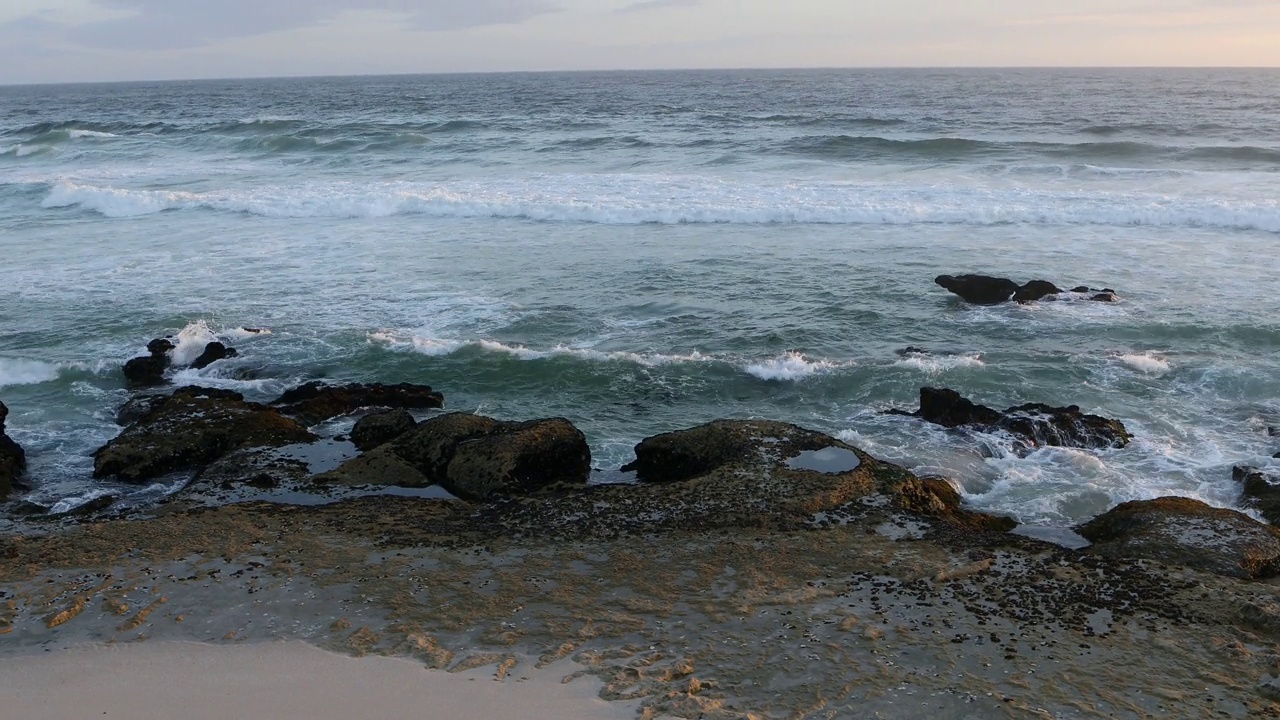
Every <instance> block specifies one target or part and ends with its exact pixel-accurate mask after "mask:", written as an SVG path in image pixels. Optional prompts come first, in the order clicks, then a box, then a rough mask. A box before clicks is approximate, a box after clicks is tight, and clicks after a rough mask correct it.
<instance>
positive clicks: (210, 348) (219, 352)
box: [191, 340, 240, 370]
mask: <svg viewBox="0 0 1280 720" xmlns="http://www.w3.org/2000/svg"><path fill="white" fill-rule="evenodd" d="M239 354H240V353H238V352H236V349H235V348H229V347H227V346H226V345H223V344H222V343H220V342H218V341H216V340H215V341H213V342H211V343H209V344H208V345H205V346H204V352H202V353H200V357H198V358H196V359H195V360H193V361H192V362H191V367H193V368H195V369H196V370H203V369H204V368H207V367H209V366H210V365H212V364H213V363H215V362H217V361H219V360H225V359H226V358H233V357H236V356H237V355H239Z"/></svg>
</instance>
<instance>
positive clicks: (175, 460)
mask: <svg viewBox="0 0 1280 720" xmlns="http://www.w3.org/2000/svg"><path fill="white" fill-rule="evenodd" d="M315 439H316V438H315V436H314V435H312V434H311V433H310V432H308V431H307V429H306V428H304V427H302V426H301V425H299V424H298V423H297V422H295V421H294V420H292V419H290V418H287V417H285V416H284V415H282V414H280V413H279V412H278V411H276V410H275V409H273V408H270V407H267V406H265V405H259V404H257V403H250V402H245V401H244V400H243V399H242V398H241V397H240V396H239V395H238V394H237V393H230V392H227V391H217V390H206V389H204V388H183V389H181V390H178V391H176V392H174V393H173V394H172V395H170V396H168V397H167V398H165V399H164V400H163V401H160V402H157V403H156V404H155V405H154V406H152V407H150V408H149V410H148V411H147V412H145V413H144V414H143V415H142V416H141V417H140V419H138V420H137V421H135V422H134V423H133V424H132V425H130V426H129V427H127V428H125V430H124V431H123V432H121V433H120V435H118V436H117V437H116V438H115V439H113V440H111V441H110V442H108V443H107V444H106V445H104V446H103V447H101V448H99V449H98V451H97V452H95V453H94V456H93V457H94V463H93V474H94V477H113V478H116V479H119V480H123V481H125V482H143V481H146V480H149V479H151V478H154V477H157V476H159V475H163V474H165V473H168V472H174V471H178V470H194V469H198V468H201V467H204V466H205V465H208V464H209V463H211V462H213V461H214V460H217V459H218V458H220V457H222V456H223V455H225V454H227V453H229V452H230V451H232V450H235V449H238V448H246V447H280V446H284V445H291V444H294V443H306V442H311V441H313V440H315Z"/></svg>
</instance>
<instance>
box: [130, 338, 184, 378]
mask: <svg viewBox="0 0 1280 720" xmlns="http://www.w3.org/2000/svg"><path fill="white" fill-rule="evenodd" d="M171 350H173V343H172V342H170V341H169V340H168V339H167V338H156V339H155V340H152V341H151V342H149V343H147V353H149V354H147V355H143V356H141V357H136V358H133V359H132V360H129V361H128V362H126V363H125V364H124V377H125V379H126V380H128V381H129V385H130V386H132V387H150V386H153V385H163V384H164V382H165V379H164V371H165V370H168V369H169V363H170V359H169V352H170V351H171Z"/></svg>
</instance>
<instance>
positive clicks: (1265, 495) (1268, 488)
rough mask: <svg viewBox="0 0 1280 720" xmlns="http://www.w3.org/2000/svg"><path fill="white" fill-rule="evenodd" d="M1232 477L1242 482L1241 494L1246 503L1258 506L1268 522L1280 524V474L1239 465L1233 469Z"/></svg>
mask: <svg viewBox="0 0 1280 720" xmlns="http://www.w3.org/2000/svg"><path fill="white" fill-rule="evenodd" d="M1231 477H1232V478H1233V479H1234V480H1235V481H1236V482H1238V483H1240V484H1241V495H1242V496H1243V498H1244V501H1245V503H1246V504H1248V505H1250V506H1252V507H1255V508H1257V509H1258V512H1260V513H1262V517H1264V518H1266V519H1267V522H1269V523H1271V524H1272V525H1280V475H1272V474H1270V473H1267V472H1264V471H1262V470H1259V469H1258V468H1255V467H1249V466H1247V465H1237V466H1235V467H1234V468H1232V469H1231Z"/></svg>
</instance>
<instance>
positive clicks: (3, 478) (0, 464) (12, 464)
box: [0, 403, 27, 500]
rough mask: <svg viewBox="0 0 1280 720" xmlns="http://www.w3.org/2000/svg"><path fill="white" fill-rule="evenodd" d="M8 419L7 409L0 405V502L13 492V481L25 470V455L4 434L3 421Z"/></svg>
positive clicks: (17, 445)
mask: <svg viewBox="0 0 1280 720" xmlns="http://www.w3.org/2000/svg"><path fill="white" fill-rule="evenodd" d="M8 417H9V408H7V407H5V404H4V403H0V500H5V499H6V498H8V497H9V493H11V492H13V486H14V481H16V480H17V479H18V478H19V477H21V476H22V474H23V473H24V472H26V469H27V454H26V452H24V451H23V449H22V446H21V445H19V444H18V443H16V442H14V441H13V439H12V438H10V437H9V436H8V435H7V434H5V427H4V424H5V420H6V419H8Z"/></svg>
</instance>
